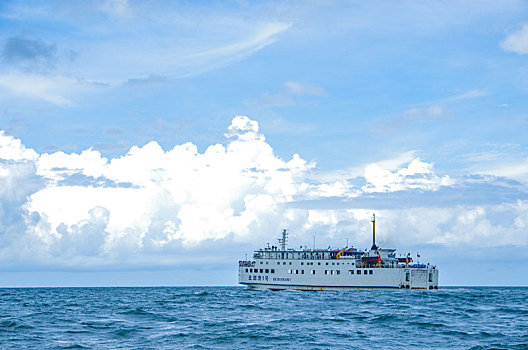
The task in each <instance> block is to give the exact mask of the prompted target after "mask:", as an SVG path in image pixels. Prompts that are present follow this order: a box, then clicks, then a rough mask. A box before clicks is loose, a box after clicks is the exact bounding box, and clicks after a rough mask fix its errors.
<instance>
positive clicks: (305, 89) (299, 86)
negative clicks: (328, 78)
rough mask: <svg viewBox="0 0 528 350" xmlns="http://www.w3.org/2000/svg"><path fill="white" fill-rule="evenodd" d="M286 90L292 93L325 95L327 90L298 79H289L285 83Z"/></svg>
mask: <svg viewBox="0 0 528 350" xmlns="http://www.w3.org/2000/svg"><path fill="white" fill-rule="evenodd" d="M284 87H285V88H286V90H287V91H288V92H289V93H290V94H292V95H308V96H324V95H326V91H325V90H324V89H323V88H322V87H319V86H313V85H309V84H304V83H300V82H297V81H287V82H285V83H284Z"/></svg>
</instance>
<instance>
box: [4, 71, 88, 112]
mask: <svg viewBox="0 0 528 350" xmlns="http://www.w3.org/2000/svg"><path fill="white" fill-rule="evenodd" d="M0 87H2V88H4V90H5V91H6V92H7V93H11V94H13V95H15V96H20V97H26V98H32V99H39V100H43V101H46V102H49V103H51V104H54V105H57V106H60V107H65V106H69V105H72V104H73V102H72V101H71V98H69V97H68V96H71V95H72V91H82V90H83V89H85V87H83V84H81V83H79V81H77V80H74V79H71V78H67V77H52V76H44V75H38V74H33V73H24V72H11V73H7V74H3V75H0Z"/></svg>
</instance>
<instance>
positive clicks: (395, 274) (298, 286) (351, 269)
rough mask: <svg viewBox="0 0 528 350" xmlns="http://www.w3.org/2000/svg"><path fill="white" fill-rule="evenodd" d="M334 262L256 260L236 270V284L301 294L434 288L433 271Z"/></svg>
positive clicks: (436, 271)
mask: <svg viewBox="0 0 528 350" xmlns="http://www.w3.org/2000/svg"><path fill="white" fill-rule="evenodd" d="M338 261H339V265H336V264H337V263H338V262H337V261H336V260H333V261H331V260H329V261H319V262H318V263H321V265H317V263H316V264H315V265H308V266H306V263H308V262H310V263H311V261H302V260H301V261H300V260H294V261H273V260H271V261H256V264H255V266H254V267H249V266H240V267H239V283H240V284H243V285H246V286H248V287H249V288H252V289H270V290H303V291H320V290H356V289H382V288H392V289H399V288H408V289H437V288H438V270H437V269H436V268H431V267H429V268H428V267H425V268H417V267H412V268H411V267H395V268H374V267H371V268H356V267H355V266H354V265H353V264H354V263H353V261H347V259H341V260H338ZM260 263H262V264H260ZM284 263H286V265H284ZM290 263H291V265H290ZM301 263H302V265H301ZM279 264H280V265H279ZM326 264H328V265H326ZM332 264H334V265H333V266H332ZM261 270H262V273H261V272H260V271H261ZM255 271H256V272H255ZM266 271H267V272H266ZM272 271H273V272H272Z"/></svg>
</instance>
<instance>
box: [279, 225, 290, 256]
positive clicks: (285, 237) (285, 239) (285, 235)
mask: <svg viewBox="0 0 528 350" xmlns="http://www.w3.org/2000/svg"><path fill="white" fill-rule="evenodd" d="M279 243H280V244H281V248H282V250H283V251H285V250H286V243H288V230H286V229H283V230H282V238H279Z"/></svg>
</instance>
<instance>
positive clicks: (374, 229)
mask: <svg viewBox="0 0 528 350" xmlns="http://www.w3.org/2000/svg"><path fill="white" fill-rule="evenodd" d="M371 221H372V248H370V249H372V250H374V249H378V247H377V246H376V214H372V220H371Z"/></svg>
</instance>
